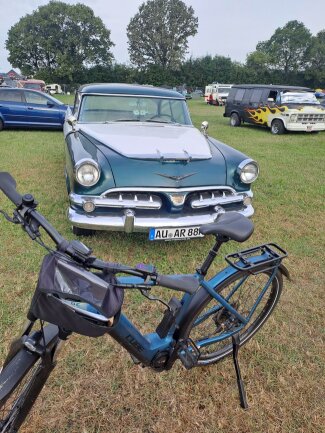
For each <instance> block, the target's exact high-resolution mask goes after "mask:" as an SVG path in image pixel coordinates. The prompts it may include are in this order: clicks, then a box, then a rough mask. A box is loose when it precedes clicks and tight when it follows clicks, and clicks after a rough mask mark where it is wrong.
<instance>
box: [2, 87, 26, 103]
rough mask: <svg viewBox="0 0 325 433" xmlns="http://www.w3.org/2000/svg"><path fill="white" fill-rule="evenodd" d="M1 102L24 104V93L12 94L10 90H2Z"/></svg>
mask: <svg viewBox="0 0 325 433" xmlns="http://www.w3.org/2000/svg"><path fill="white" fill-rule="evenodd" d="M0 101H7V102H24V101H23V100H22V92H20V91H18V92H16V91H14V92H12V91H10V90H0Z"/></svg>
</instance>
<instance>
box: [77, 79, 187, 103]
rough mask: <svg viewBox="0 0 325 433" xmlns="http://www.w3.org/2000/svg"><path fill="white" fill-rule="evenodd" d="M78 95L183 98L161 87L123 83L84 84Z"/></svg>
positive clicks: (173, 91)
mask: <svg viewBox="0 0 325 433" xmlns="http://www.w3.org/2000/svg"><path fill="white" fill-rule="evenodd" d="M78 91H79V93H82V94H85V93H100V94H111V95H112V94H113V95H121V94H122V95H125V94H126V95H137V96H138V95H143V96H157V97H162V98H174V99H184V100H185V97H184V96H183V95H181V94H180V93H178V92H176V91H175V90H170V89H163V88H161V87H154V86H146V85H141V84H124V83H94V84H84V85H83V86H81V87H80V88H79V90H78Z"/></svg>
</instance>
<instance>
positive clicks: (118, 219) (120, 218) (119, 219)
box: [68, 205, 254, 233]
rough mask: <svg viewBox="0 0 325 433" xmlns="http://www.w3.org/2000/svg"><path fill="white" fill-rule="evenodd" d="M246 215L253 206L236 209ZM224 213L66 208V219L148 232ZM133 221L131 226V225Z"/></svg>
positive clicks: (77, 223) (87, 225)
mask: <svg viewBox="0 0 325 433" xmlns="http://www.w3.org/2000/svg"><path fill="white" fill-rule="evenodd" d="M238 212H239V213H241V214H242V215H244V216H246V217H251V216H252V215H253V214H254V208H253V206H251V205H249V206H247V207H245V206H244V207H243V208H242V209H240V210H239V211H238ZM221 213H224V210H223V209H220V210H215V211H212V212H209V213H206V214H205V215H197V214H192V215H187V216H179V215H170V217H168V218H166V217H161V216H159V215H158V216H157V217H152V216H151V217H141V216H140V217H137V216H136V215H133V216H132V215H129V214H127V212H126V214H127V215H126V214H123V215H105V216H103V215H97V216H96V215H91V214H81V213H79V212H77V211H76V210H74V209H72V208H69V209H68V219H69V221H70V223H71V224H72V225H74V226H76V227H81V228H85V229H90V230H105V231H124V232H126V231H128V233H130V232H129V230H132V232H142V233H147V232H149V229H150V228H177V227H193V226H201V225H203V224H208V223H213V222H215V221H216V219H217V218H218V216H219V215H220V214H221ZM132 222H133V227H132Z"/></svg>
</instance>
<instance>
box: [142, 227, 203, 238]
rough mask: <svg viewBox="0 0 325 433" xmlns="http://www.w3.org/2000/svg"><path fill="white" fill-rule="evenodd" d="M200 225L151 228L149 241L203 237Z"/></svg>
mask: <svg viewBox="0 0 325 433" xmlns="http://www.w3.org/2000/svg"><path fill="white" fill-rule="evenodd" d="M202 237H203V235H202V234H201V233H200V226H196V227H180V228H177V229H174V228H163V229H150V231H149V241H174V240H175V241H176V240H180V239H192V238H202Z"/></svg>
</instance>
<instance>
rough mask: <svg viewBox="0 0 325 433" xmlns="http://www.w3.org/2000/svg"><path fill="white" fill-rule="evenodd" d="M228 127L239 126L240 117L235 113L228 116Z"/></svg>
mask: <svg viewBox="0 0 325 433" xmlns="http://www.w3.org/2000/svg"><path fill="white" fill-rule="evenodd" d="M230 125H231V126H240V117H239V116H238V114H237V113H232V114H231V116H230Z"/></svg>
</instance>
